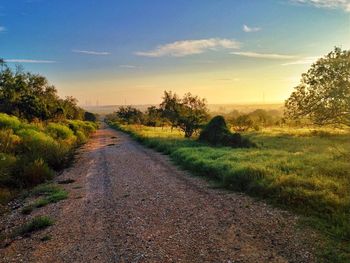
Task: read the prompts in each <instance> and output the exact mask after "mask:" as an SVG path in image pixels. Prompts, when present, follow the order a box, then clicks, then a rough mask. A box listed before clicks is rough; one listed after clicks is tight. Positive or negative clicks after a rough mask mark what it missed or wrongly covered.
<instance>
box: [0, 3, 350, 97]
mask: <svg viewBox="0 0 350 263" xmlns="http://www.w3.org/2000/svg"><path fill="white" fill-rule="evenodd" d="M334 46H340V47H342V48H343V49H349V48H350V0H274V1H273V0H250V1H247V0H191V1H188V0H152V1H147V0H118V1H112V0H110V1H107V0H99V1H92V0H89V1H88V0H84V1H83V0H74V1H72V0H70V1H68V0H61V1H58V0H0V57H3V58H4V59H5V60H6V61H7V62H8V64H10V65H15V64H16V63H19V64H22V65H23V66H24V67H25V69H27V70H30V71H33V72H38V73H41V74H44V75H45V76H47V77H48V79H49V80H50V82H51V83H52V84H54V85H55V86H56V87H57V88H58V90H59V93H60V94H61V95H62V96H65V95H73V96H75V97H77V98H78V99H79V101H80V103H81V104H85V103H92V102H93V103H95V101H96V100H98V101H99V103H100V104H121V103H124V102H125V101H127V103H130V104H140V103H141V104H143V103H158V102H159V100H160V97H161V94H162V91H163V90H165V89H166V90H174V91H176V92H178V93H180V94H182V93H184V92H187V91H190V92H192V93H195V94H198V95H200V96H201V97H206V98H207V99H208V101H209V102H210V103H246V102H249V103H252V102H261V97H262V94H265V97H266V101H268V102H278V101H283V100H284V99H286V97H288V95H289V93H290V92H291V91H292V88H293V86H295V84H296V83H297V82H298V79H299V77H300V74H301V73H302V72H305V71H306V70H307V68H308V67H309V66H310V63H311V62H313V61H315V60H316V59H317V58H318V57H320V56H323V55H325V54H326V53H328V52H329V51H331V50H332V49H333V47H334Z"/></svg>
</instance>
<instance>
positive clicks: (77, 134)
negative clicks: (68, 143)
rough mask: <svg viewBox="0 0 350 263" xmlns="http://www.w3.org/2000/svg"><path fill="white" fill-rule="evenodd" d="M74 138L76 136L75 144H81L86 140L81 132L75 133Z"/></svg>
mask: <svg viewBox="0 0 350 263" xmlns="http://www.w3.org/2000/svg"><path fill="white" fill-rule="evenodd" d="M75 136H77V143H78V144H83V143H85V142H86V141H87V138H86V136H85V134H84V133H83V132H82V131H77V132H76V133H75Z"/></svg>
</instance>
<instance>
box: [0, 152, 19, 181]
mask: <svg viewBox="0 0 350 263" xmlns="http://www.w3.org/2000/svg"><path fill="white" fill-rule="evenodd" d="M15 165H16V157H15V156H13V155H9V154H5V153H0V185H2V186H11V185H12V184H13V177H12V174H13V171H14V167H15Z"/></svg>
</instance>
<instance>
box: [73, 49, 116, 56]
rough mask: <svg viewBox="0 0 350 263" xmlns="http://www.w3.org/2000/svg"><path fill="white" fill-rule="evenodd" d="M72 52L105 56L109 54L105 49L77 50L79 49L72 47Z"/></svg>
mask: <svg viewBox="0 0 350 263" xmlns="http://www.w3.org/2000/svg"><path fill="white" fill-rule="evenodd" d="M72 52H74V53H81V54H86V55H96V56H106V55H110V54H111V53H109V52H106V51H93V50H79V49H73V50H72Z"/></svg>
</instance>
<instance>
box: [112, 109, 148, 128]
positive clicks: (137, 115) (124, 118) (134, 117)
mask: <svg viewBox="0 0 350 263" xmlns="http://www.w3.org/2000/svg"><path fill="white" fill-rule="evenodd" d="M116 115H117V117H118V119H119V121H121V122H123V123H127V124H142V122H143V113H142V112H141V111H140V110H138V109H136V108H134V107H131V106H126V107H124V106H122V107H119V109H118V111H117V112H116Z"/></svg>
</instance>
